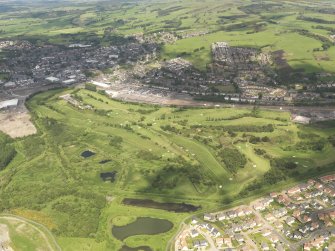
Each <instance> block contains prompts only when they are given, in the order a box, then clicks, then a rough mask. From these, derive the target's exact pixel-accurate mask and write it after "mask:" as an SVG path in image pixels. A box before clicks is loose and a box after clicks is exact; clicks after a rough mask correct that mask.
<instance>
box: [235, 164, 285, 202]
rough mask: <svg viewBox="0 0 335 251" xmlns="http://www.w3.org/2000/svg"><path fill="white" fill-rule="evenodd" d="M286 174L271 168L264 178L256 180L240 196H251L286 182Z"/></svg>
mask: <svg viewBox="0 0 335 251" xmlns="http://www.w3.org/2000/svg"><path fill="white" fill-rule="evenodd" d="M286 179H287V177H286V175H285V173H284V172H283V171H282V170H280V169H277V168H271V169H270V170H269V171H267V172H266V173H265V174H264V175H263V176H262V177H260V178H258V179H256V180H255V181H254V182H252V183H251V184H249V185H248V186H246V187H245V188H244V189H243V190H242V191H241V192H240V194H239V195H240V196H242V197H246V196H248V195H249V194H251V193H253V192H255V191H257V190H260V189H262V188H263V187H264V186H266V185H274V184H277V183H278V182H281V181H284V180H286Z"/></svg>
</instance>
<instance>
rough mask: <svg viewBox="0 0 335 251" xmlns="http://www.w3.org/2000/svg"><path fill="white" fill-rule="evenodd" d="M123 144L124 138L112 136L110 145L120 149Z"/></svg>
mask: <svg viewBox="0 0 335 251" xmlns="http://www.w3.org/2000/svg"><path fill="white" fill-rule="evenodd" d="M122 142H123V138H122V137H120V136H110V139H109V145H110V146H113V147H117V148H120V147H121V144H122Z"/></svg>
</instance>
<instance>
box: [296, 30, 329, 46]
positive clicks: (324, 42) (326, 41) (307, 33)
mask: <svg viewBox="0 0 335 251" xmlns="http://www.w3.org/2000/svg"><path fill="white" fill-rule="evenodd" d="M296 31H297V32H298V33H299V34H300V35H303V36H306V37H310V38H314V39H316V40H319V41H321V42H322V48H323V50H328V49H329V48H330V47H331V46H332V45H333V44H334V43H333V41H331V40H330V39H329V38H327V37H325V36H322V35H318V34H315V33H313V32H310V31H308V30H296ZM319 50H320V49H319V48H316V49H314V51H319Z"/></svg>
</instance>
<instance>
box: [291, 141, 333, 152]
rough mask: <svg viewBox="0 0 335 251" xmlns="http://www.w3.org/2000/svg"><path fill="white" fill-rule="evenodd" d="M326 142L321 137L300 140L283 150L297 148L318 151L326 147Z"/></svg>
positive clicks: (298, 149)
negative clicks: (311, 139)
mask: <svg viewBox="0 0 335 251" xmlns="http://www.w3.org/2000/svg"><path fill="white" fill-rule="evenodd" d="M327 143H328V142H327V140H326V139H323V138H321V139H318V140H313V141H301V142H299V143H297V144H295V145H293V146H288V147H286V148H285V150H286V151H292V150H297V151H317V152H320V151H322V150H323V149H324V148H325V147H326V145H327Z"/></svg>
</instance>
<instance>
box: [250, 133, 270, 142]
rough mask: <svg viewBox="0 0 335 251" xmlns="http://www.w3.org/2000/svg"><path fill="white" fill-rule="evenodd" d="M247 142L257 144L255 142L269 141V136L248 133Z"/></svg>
mask: <svg viewBox="0 0 335 251" xmlns="http://www.w3.org/2000/svg"><path fill="white" fill-rule="evenodd" d="M249 142H250V143H251V144H257V143H260V142H270V138H269V137H268V136H264V137H257V136H254V135H250V137H249Z"/></svg>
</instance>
